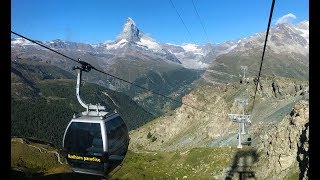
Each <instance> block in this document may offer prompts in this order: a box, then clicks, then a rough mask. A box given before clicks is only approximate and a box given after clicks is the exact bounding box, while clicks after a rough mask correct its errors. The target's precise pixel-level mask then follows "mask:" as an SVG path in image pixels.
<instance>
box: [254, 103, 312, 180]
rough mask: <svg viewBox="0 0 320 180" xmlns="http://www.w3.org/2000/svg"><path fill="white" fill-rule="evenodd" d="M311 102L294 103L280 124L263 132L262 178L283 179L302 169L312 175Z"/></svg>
mask: <svg viewBox="0 0 320 180" xmlns="http://www.w3.org/2000/svg"><path fill="white" fill-rule="evenodd" d="M308 150H309V103H308V102H307V101H305V100H301V101H299V102H298V103H297V104H295V105H294V107H293V109H292V111H291V112H290V114H289V115H287V116H286V117H285V118H284V119H283V120H282V121H281V122H280V123H279V124H278V125H277V126H276V127H274V128H273V129H271V130H270V131H268V132H267V133H266V134H264V135H263V136H261V144H260V145H259V147H258V151H259V152H261V158H262V160H261V161H260V165H261V167H260V168H258V171H257V176H259V177H260V178H272V179H283V178H284V177H286V176H289V174H295V173H296V174H297V173H299V179H308V176H309V174H308V168H309V154H308Z"/></svg>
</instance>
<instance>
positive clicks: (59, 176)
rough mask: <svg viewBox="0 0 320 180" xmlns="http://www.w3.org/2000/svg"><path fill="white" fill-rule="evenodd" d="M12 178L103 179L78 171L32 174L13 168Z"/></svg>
mask: <svg viewBox="0 0 320 180" xmlns="http://www.w3.org/2000/svg"><path fill="white" fill-rule="evenodd" d="M11 179H14V180H41V179H43V180H55V179H57V180H69V179H70V180H87V179H90V180H101V179H102V178H101V177H98V176H93V175H85V174H78V173H60V174H52V175H46V176H44V175H43V174H32V175H27V174H25V173H24V172H20V171H15V170H11Z"/></svg>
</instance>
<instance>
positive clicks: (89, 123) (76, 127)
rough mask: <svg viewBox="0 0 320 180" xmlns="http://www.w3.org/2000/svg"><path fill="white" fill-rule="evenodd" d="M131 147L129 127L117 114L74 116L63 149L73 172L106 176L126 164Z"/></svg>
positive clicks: (68, 127) (64, 139)
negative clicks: (124, 161) (125, 158)
mask: <svg viewBox="0 0 320 180" xmlns="http://www.w3.org/2000/svg"><path fill="white" fill-rule="evenodd" d="M128 145H129V136H128V130H127V126H126V125H125V123H124V121H123V120H122V118H121V117H120V116H119V114H118V113H108V114H106V115H104V116H88V115H83V116H79V117H77V116H75V117H74V118H73V119H72V120H71V121H70V123H69V125H68V126H67V130H66V131H65V134H64V138H63V149H64V151H65V152H66V156H67V157H66V159H67V162H68V164H69V165H70V166H71V167H72V169H73V171H74V172H77V173H85V174H93V175H99V176H106V175H107V174H108V173H109V172H110V171H112V170H113V169H114V168H116V167H117V166H118V165H120V164H121V162H122V161H123V159H124V157H125V155H126V153H127V150H128Z"/></svg>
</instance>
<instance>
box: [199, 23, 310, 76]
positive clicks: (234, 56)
mask: <svg viewBox="0 0 320 180" xmlns="http://www.w3.org/2000/svg"><path fill="white" fill-rule="evenodd" d="M264 41H265V33H261V32H260V33H255V34H254V35H251V36H249V37H245V38H241V39H238V40H236V41H230V42H228V43H229V44H228V47H229V48H228V53H223V54H220V55H219V56H217V57H209V55H210V54H208V55H207V56H206V58H207V59H214V60H213V63H212V64H211V65H210V67H209V68H208V69H207V71H206V73H205V74H204V76H203V77H204V79H206V80H208V81H210V82H217V81H219V79H220V80H221V79H223V80H224V82H229V81H231V80H238V78H239V76H238V74H239V71H240V66H248V71H249V73H248V74H249V75H250V74H251V75H255V74H256V73H257V71H258V70H259V65H260V62H259V61H260V60H261V56H262V50H263V46H264ZM224 44H225V43H224ZM212 52H214V51H212ZM263 68H264V69H263V73H264V74H268V75H276V76H283V77H289V78H298V79H308V78H309V21H302V22H300V23H297V24H287V23H285V24H279V25H277V26H274V27H272V28H271V29H270V31H269V36H268V41H267V46H266V52H265V61H264V64H263ZM222 76H224V77H222Z"/></svg>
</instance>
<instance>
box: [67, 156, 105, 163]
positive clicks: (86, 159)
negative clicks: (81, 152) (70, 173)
mask: <svg viewBox="0 0 320 180" xmlns="http://www.w3.org/2000/svg"><path fill="white" fill-rule="evenodd" d="M68 158H69V159H75V160H82V161H93V162H101V159H99V158H96V157H82V156H77V155H71V154H68Z"/></svg>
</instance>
